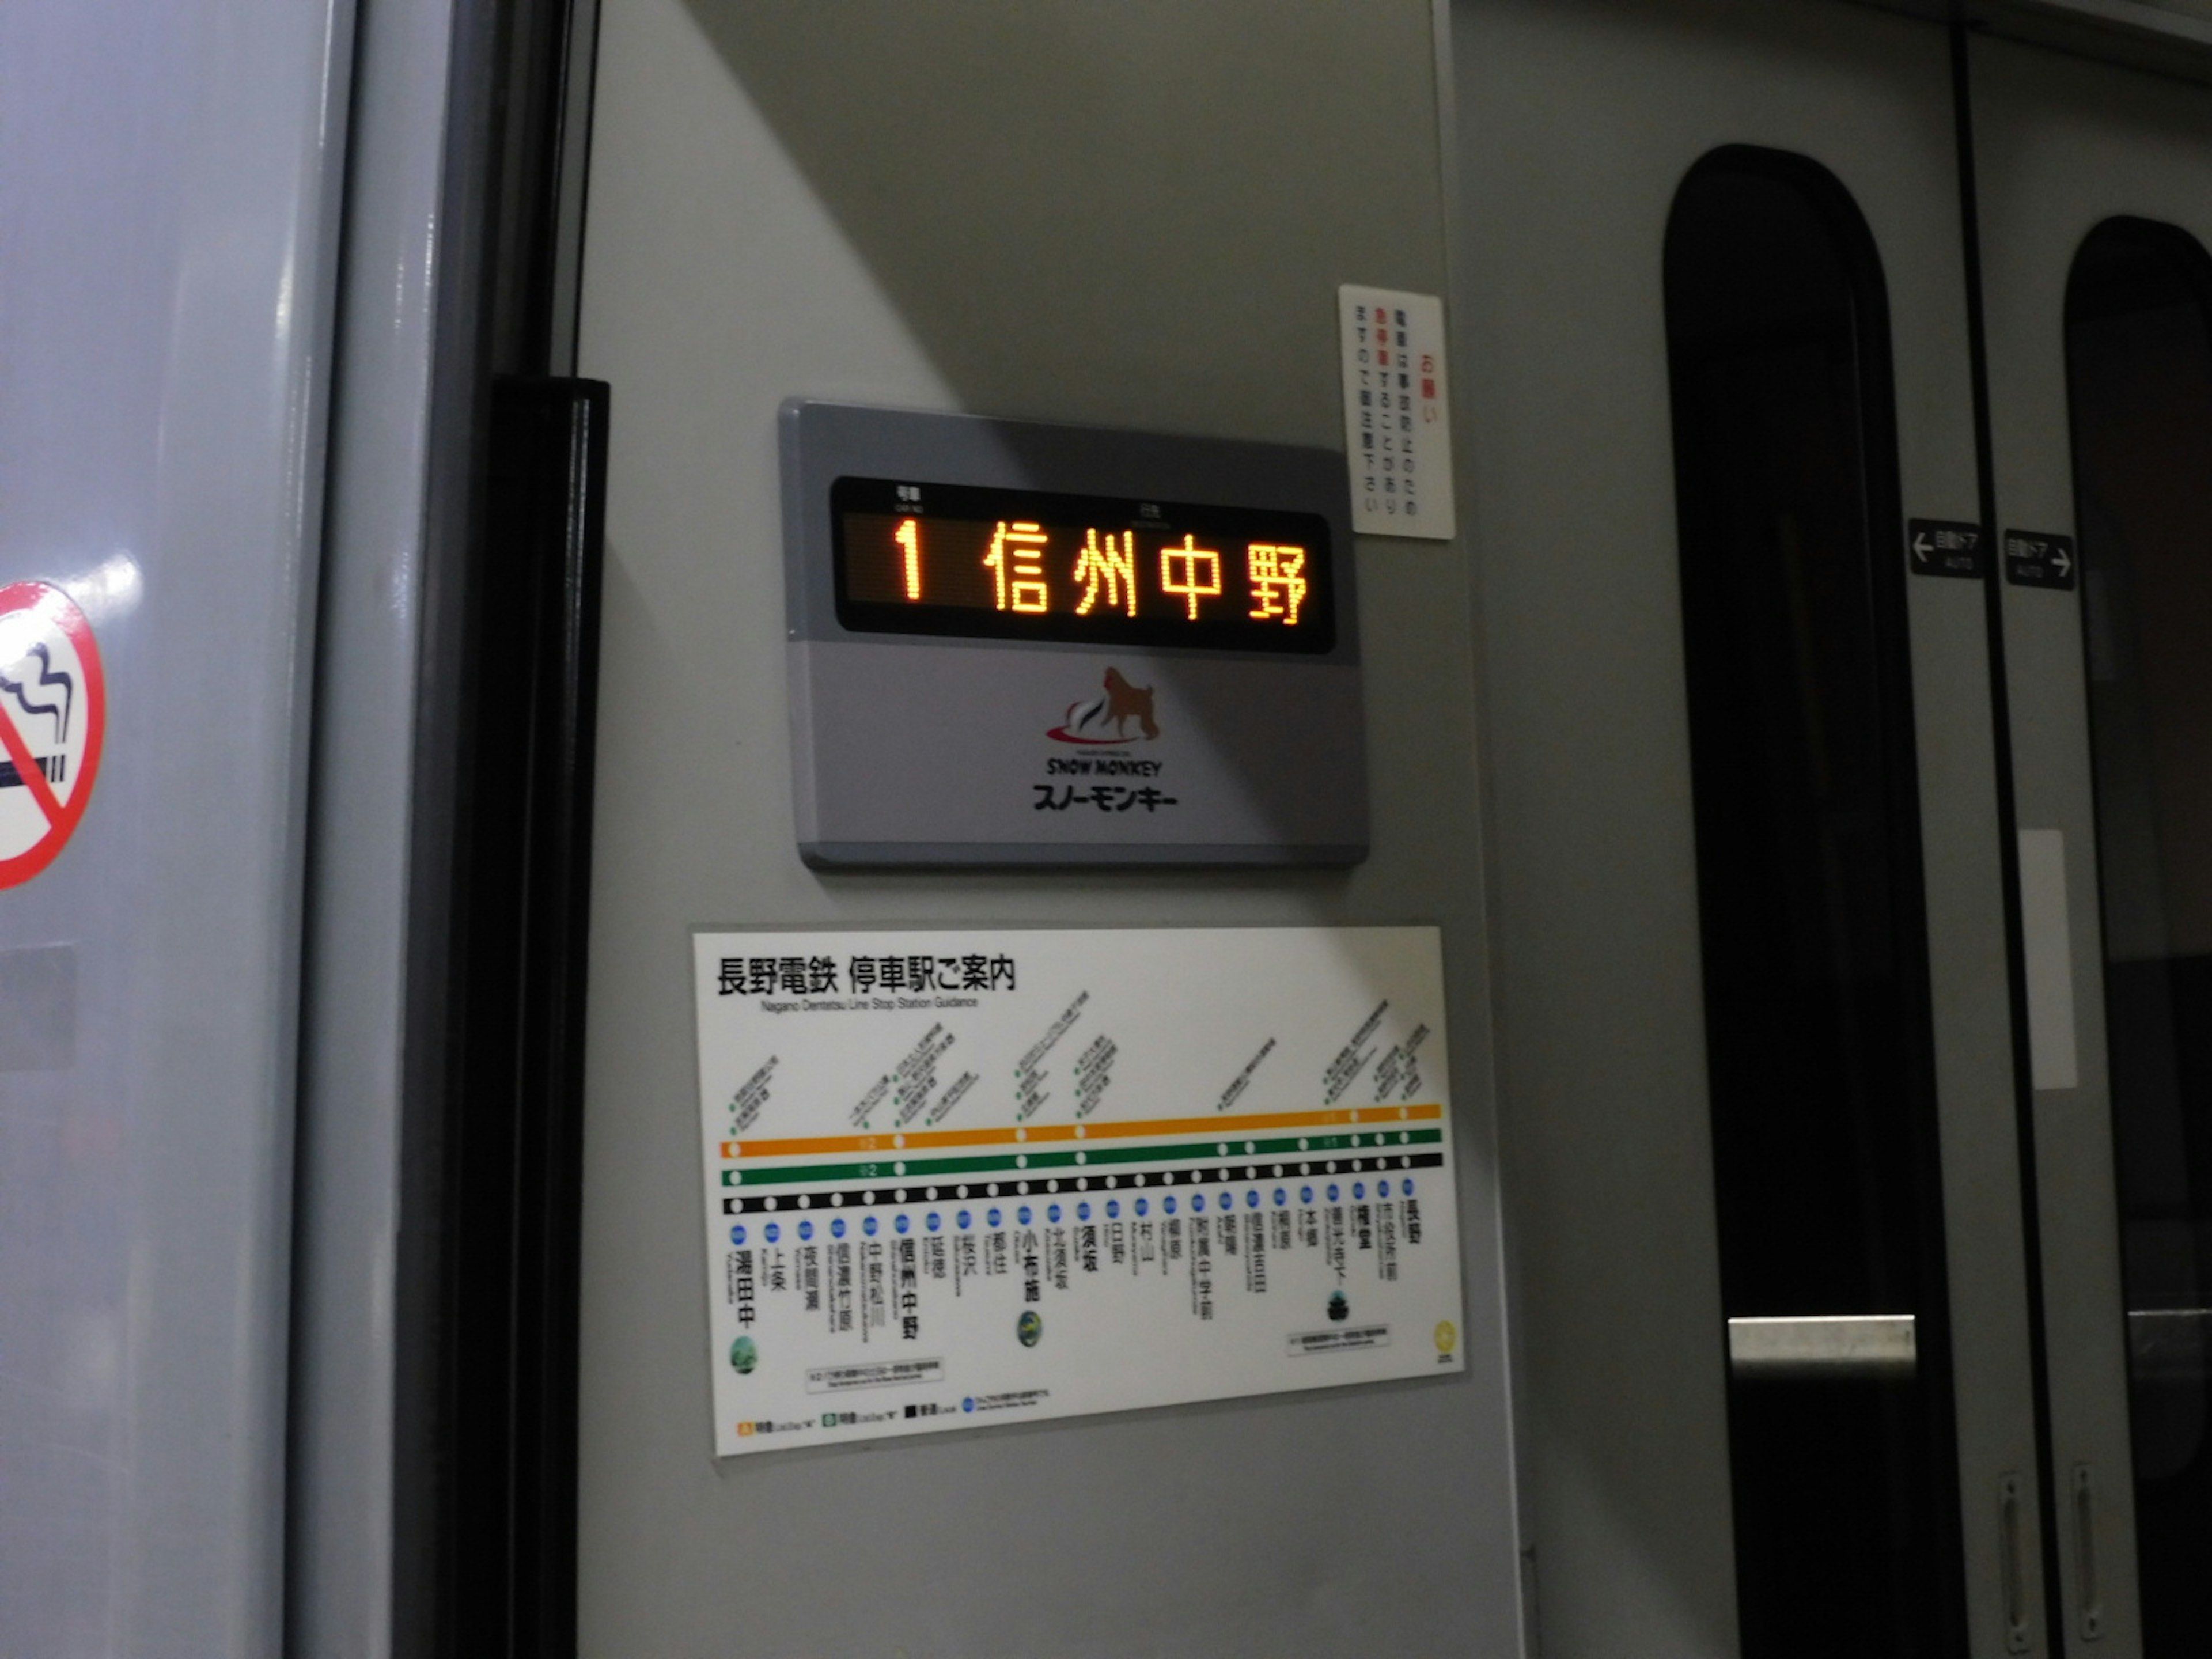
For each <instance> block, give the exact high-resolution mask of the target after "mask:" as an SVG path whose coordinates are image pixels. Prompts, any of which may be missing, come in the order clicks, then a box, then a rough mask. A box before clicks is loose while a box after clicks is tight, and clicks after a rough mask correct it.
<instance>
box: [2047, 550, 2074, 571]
mask: <svg viewBox="0 0 2212 1659" xmlns="http://www.w3.org/2000/svg"><path fill="white" fill-rule="evenodd" d="M2051 563H2053V564H2055V565H2057V567H2058V574H2060V575H2062V576H2070V575H2072V574H2074V561H2073V560H2072V559H2071V558H2070V557H2069V556H2067V552H2066V550H2065V549H2064V548H2063V547H2054V548H2052V549H2051Z"/></svg>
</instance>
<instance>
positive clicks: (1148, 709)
mask: <svg viewBox="0 0 2212 1659" xmlns="http://www.w3.org/2000/svg"><path fill="white" fill-rule="evenodd" d="M1132 720H1134V721H1135V722H1136V723H1137V729H1138V730H1139V731H1140V732H1143V733H1144V734H1145V737H1146V741H1148V742H1149V741H1150V740H1151V739H1152V738H1157V737H1158V736H1159V734H1160V725H1159V721H1158V720H1156V719H1154V718H1153V715H1152V687H1151V686H1149V685H1146V686H1135V685H1132V684H1129V682H1128V680H1127V678H1125V677H1124V676H1123V674H1122V672H1121V670H1120V669H1118V668H1109V669H1108V670H1107V671H1106V695H1105V696H1103V697H1093V698H1092V699H1091V701H1090V702H1072V703H1070V704H1068V706H1067V713H1066V715H1064V716H1063V717H1062V718H1061V720H1060V724H1059V725H1058V726H1054V727H1053V728H1052V730H1051V731H1049V732H1046V733H1045V736H1047V737H1048V738H1052V739H1053V740H1054V742H1056V743H1083V744H1124V743H1127V742H1128V741H1129V735H1128V728H1129V722H1130V721H1132Z"/></svg>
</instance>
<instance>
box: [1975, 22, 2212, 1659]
mask: <svg viewBox="0 0 2212 1659" xmlns="http://www.w3.org/2000/svg"><path fill="white" fill-rule="evenodd" d="M1973 63H1974V74H1973V80H1972V105H1973V110H1974V117H1975V119H1974V132H1975V159H1976V168H1975V179H1976V183H1977V187H1978V188H1977V197H1978V205H1979V213H1980V220H1981V246H1982V248H1983V257H1984V269H1985V281H1984V290H1985V292H1986V294H1987V295H1988V301H1987V303H1988V313H1987V314H1988V319H1989V320H1988V327H1989V340H1990V429H1991V433H1992V436H1993V439H1994V455H1995V462H1996V477H1995V483H1996V506H1997V510H1998V513H1999V514H2000V517H2001V520H2002V528H2003V532H2004V538H2003V548H2002V556H2003V559H2004V574H2005V577H2006V580H2005V581H2004V584H2003V586H2002V597H2003V610H2004V648H2005V665H2006V670H2007V684H2008V690H2009V696H2010V701H2011V705H2012V732H2013V739H2014V766H2015V772H2016V775H2017V779H2018V785H2017V787H2018V796H2019V836H2020V843H2019V844H2020V858H2021V876H2022V879H2021V894H2022V915H2023V923H2024V935H2025V939H2024V942H2025V946H2026V951H2025V954H2026V963H2027V1004H2028V1012H2029V1018H2028V1022H2027V1024H2028V1027H2029V1032H2030V1036H2031V1038H2032V1042H2031V1048H2032V1050H2033V1055H2032V1058H2033V1099H2034V1123H2035V1144H2036V1152H2035V1161H2036V1165H2037V1170H2038V1173H2039V1194H2040V1197H2039V1205H2038V1209H2039V1216H2038V1218H2037V1219H2038V1224H2039V1230H2040V1232H2041V1236H2042V1243H2043V1257H2044V1262H2045V1275H2044V1277H2045V1302H2046V1307H2047V1316H2048V1322H2049V1328H2050V1342H2049V1375H2050V1389H2051V1466H2052V1468H2053V1471H2054V1479H2055V1484H2056V1486H2057V1493H2058V1498H2059V1500H2060V1501H2059V1503H2058V1504H2057V1513H2058V1517H2059V1533H2060V1538H2059V1541H2058V1542H2059V1545H2060V1547H2059V1548H2058V1549H2057V1551H2056V1552H2055V1554H2056V1556H2057V1559H2058V1561H2059V1563H2060V1583H2061V1586H2062V1588H2063V1617H2064V1619H2065V1621H2066V1626H2067V1631H2066V1636H2067V1642H2068V1646H2069V1651H2080V1652H2084V1653H2086V1652H2090V1651H2100V1652H2109V1651H2113V1650H2121V1651H2141V1652H2142V1653H2144V1654H2147V1655H2152V1656H2166V1655H2178V1654H2182V1653H2196V1652H2201V1651H2203V1648H2204V1644H2205V1642H2206V1640H2207V1633H2208V1632H2212V1446H2208V1444H2207V1418H2208V1403H2212V1402H2208V1395H2207V1367H2206V1353H2207V1340H2208V1334H2212V1331H2208V1321H2212V1315H2208V1313H2207V1312H2206V1306H2207V1303H2208V1300H2212V1298H2209V1297H2208V1295H2207V1280H2208V1276H2212V1071H2208V1069H2207V1059H2208V1051H2207V1048H2206V1036H2205V1034H2206V1032H2207V1031H2208V1030H2212V1019H2208V1018H2207V1015H2208V1012H2212V1008H2208V1003H2207V998H2208V995H2212V969H2208V963H2212V854H2208V851H2207V849H2208V848H2212V836H2208V830H2212V821H2208V805H2212V799H2208V796H2207V794H2206V788H2207V784H2206V780H2207V778H2208V777H2212V754H2208V750H2207V744H2208V742H2212V678H2208V673H2209V672H2212V671H2208V667H2207V663H2208V657H2207V654H2206V652H2205V649H2204V642H2205V641H2206V639H2207V637H2208V633H2212V494H2208V484H2207V480H2208V478H2212V465H2208V463H2212V259H2208V257H2207V252H2206V250H2207V247H2208V246H2212V209H2208V208H2207V206H2206V202H2207V199H2208V187H2212V100H2208V96H2207V94H2206V92H2205V91H2204V89H2203V87H2201V86H2197V85H2191V84H2187V83H2185V82H2181V81H2179V80H2176V79H2167V78H2163V77H2160V76H2153V75H2150V74H2147V73H2142V72H2137V71H2134V70H2125V69H2121V68H2117V67H2112V66H2110V65H2106V64H2094V63H2089V62H2085V61H2082V60H2081V59H2077V58H2063V57H2059V56H2057V55H2055V54H2052V53H2049V52H2042V51H2039V50H2036V49H2034V48H2032V47H2029V46H2020V45H2015V44H2011V43H2007V42H2003V41H1988V42H1978V43H1977V44H1976V46H1975V48H1974V52H1973ZM2138 1616H2139V1617H2140V1621H2141V1622H2140V1628H2139V1629H2138V1626H2137V1623H2136V1621H2137V1619H2138ZM2092 1642H2094V1643H2097V1644H2099V1646H2098V1647H2097V1648H2095V1649H2091V1648H2089V1647H2088V1646H2087V1644H2089V1643H2092Z"/></svg>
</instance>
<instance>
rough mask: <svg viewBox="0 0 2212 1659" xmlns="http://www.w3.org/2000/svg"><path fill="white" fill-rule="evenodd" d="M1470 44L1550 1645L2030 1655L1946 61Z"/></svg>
mask: <svg viewBox="0 0 2212 1659" xmlns="http://www.w3.org/2000/svg"><path fill="white" fill-rule="evenodd" d="M1453 27H1454V51H1455V77H1454V95H1455V100H1456V106H1457V107H1456V112H1455V114H1456V122H1457V135H1458V136H1457V140H1456V146H1455V161H1456V167H1457V172H1458V185H1457V190H1458V199H1457V205H1456V208H1455V214H1456V218H1455V249H1456V259H1457V268H1456V270H1455V299H1456V302H1457V309H1458V317H1459V327H1460V330H1461V334H1460V339H1461V343H1462V357H1463V363H1462V371H1461V373H1462V386H1464V387H1465V388H1467V392H1466V403H1465V407H1466V408H1467V410H1468V411H1469V416H1470V417H1471V429H1470V430H1469V431H1468V435H1467V439H1466V442H1467V446H1468V457H1467V460H1466V465H1467V466H1468V469H1469V471H1470V474H1471V477H1472V479H1473V481H1474V488H1473V490H1472V494H1473V495H1474V500H1475V502H1476V508H1475V512H1476V518H1477V523H1476V526H1475V530H1474V545H1475V550H1476V552H1475V556H1476V558H1477V560H1478V563H1479V571H1480V574H1479V578H1478V582H1479V586H1478V591H1479V594H1480V605H1481V610H1482V618H1483V620H1482V637H1481V642H1480V647H1479V648H1480V653H1481V655H1482V659H1483V662H1484V691H1483V696H1484V709H1485V718H1486V722H1487V732H1486V758H1487V776H1486V787H1487V792H1488V793H1487V800H1486V807H1487V812H1488V814H1489V817H1488V819H1487V822H1488V824H1489V826H1490V830H1491V843H1490V844H1491V847H1492V869H1491V872H1490V879H1491V882H1492V904H1493V927H1494V930H1495V931H1494V932H1493V933H1492V945H1493V960H1494V963H1495V972H1496V985H1497V999H1498V1000H1497V1018H1498V1056H1499V1059H1498V1064H1499V1067H1500V1097H1501V1103H1502V1104H1501V1113H1502V1126H1501V1139H1502V1146H1503V1158H1504V1165H1505V1168H1506V1170H1507V1171H1508V1178H1507V1179H1508V1184H1507V1191H1508V1194H1509V1200H1508V1201H1509V1206H1510V1213H1511V1215H1512V1218H1513V1228H1514V1236H1515V1237H1516V1240H1517V1252H1518V1255H1517V1260H1518V1274H1519V1282H1518V1286H1517V1290H1518V1306H1519V1308H1520V1310H1521V1319H1522V1323H1521V1355H1522V1389H1521V1395H1522V1400H1523V1401H1524V1406H1523V1411H1524V1417H1525V1430H1524V1438H1523V1447H1524V1460H1525V1463H1526V1466H1527V1473H1526V1486H1525V1488H1524V1490H1525V1492H1526V1499H1525V1501H1526V1503H1527V1505H1528V1515H1527V1525H1528V1543H1529V1546H1530V1548H1531V1559H1532V1561H1533V1564H1534V1578H1535V1583H1536V1601H1537V1607H1538V1616H1539V1619H1540V1621H1541V1628H1542V1630H1543V1633H1544V1642H1545V1648H1546V1650H1547V1652H1553V1653H1571V1654H1598V1653H1613V1652H1626V1651H1636V1652H1638V1653H1641V1654H1647V1655H1656V1654H1673V1653H1699V1654H1706V1653H1714V1652H1725V1651H1730V1650H1740V1651H1741V1652H1742V1653H1744V1654H1746V1655H1748V1656H1766V1655H1774V1654H1784V1653H1787V1654H1791V1655H1812V1654H1831V1653H1833V1654H1839V1655H1840V1654H1846V1653H1850V1654H1862V1653H1869V1652H1886V1653H1890V1654H1916V1655H1917V1654H1929V1655H1934V1654H1964V1653H1968V1652H1971V1653H1973V1654H1976V1655H1991V1656H1995V1655H1999V1654H2010V1653H2026V1652H2032V1651H2046V1650H2048V1649H2047V1648H2046V1647H2045V1645H2044V1644H2045V1641H2046V1634H2045V1630H2044V1625H2045V1617H2044V1614H2043V1612H2042V1607H2043V1588H2042V1587H2043V1582H2044V1577H2045V1567H2044V1565H2043V1563H2044V1556H2045V1551H2044V1549H2043V1542H2042V1528H2041V1522H2040V1519H2039V1516H2040V1512H2041V1507H2042V1506H2041V1502H2040V1499H2041V1493H2040V1491H2039V1484H2038V1467H2039V1465H2038V1440H2037V1425H2038V1400H2037V1393H2036V1387H2035V1383H2034V1372H2033V1317H2034V1309H2035V1304H2034V1298H2033V1295H2032V1293H2031V1292H2032V1286H2031V1281H2030V1273H2029V1262H2030V1258H2029V1256H2028V1255H2027V1248H2026V1243H2025V1240H2024V1235H2023V1227H2022V1221H2023V1218H2022V1213H2021V1209H2022V1206H2021V1191H2022V1187H2021V1165H2020V1154H2019V1148H2020V1139H2019V1125H2018V1121H2017V1115H2016V1096H2015V1054H2014V1041H2015V1039H2014V1024H2013V1020H2012V1018H2011V1012H2010V995H2011V994H2010V988H2009V986H2008V947H2007V915H2008V912H2007V902H2006V891H2007V887H2006V878H2007V875H2008V869H2007V860H2006V857H2005V852H2004V836H2005V830H2006V825H2005V823H2004V821H2003V818H2002V812H2001V788H2000V783H2001V780H2000V777H1999V767H1998V759H1999V757H1998V755H1997V752H1996V738H1995V732H1996V725H1995V723H1994V719H1995V715H1996V712H1997V711H1996V709H1994V708H1993V707H1992V690H1991V687H1992V682H1991V678H1990V676H1991V668H1992V659H1991V652H1990V627H1989V623H1990V619H1989V613H1988V610H1987V605H1986V598H1985V595H1986V587H1987V584H1986V582H1985V581H1984V580H1982V577H1983V574H1984V571H1985V570H1986V569H1987V568H1988V561H1989V560H1990V557H1991V556H1992V555H1991V550H1990V547H1989V545H1988V542H1987V538H1985V537H1983V536H1980V535H1978V533H1977V532H1976V530H1975V527H1974V526H1975V525H1976V524H1977V522H1978V520H1980V519H1981V518H1982V517H1983V516H1984V514H1983V512H1982V509H1981V506H1980V490H1979V488H1978V479H1977V466H1976V453H1977V452H1976V441H1975V427H1974V402H1973V388H1974V383H1975V382H1974V374H1973V364H1972V346H1971V338H1970V332H1969V307H1968V293H1969V289H1968V281H1969V276H1970V271H1969V269H1968V262H1967V254H1966V241H1965V240H1964V236H1963V227H1962V222H1961V213H1960V190H1959V175H1958V171H1957V167H1958V149H1957V145H1956V143H1955V138H1956V134H1955V131H1954V113H1955V111H1954V98H1953V90H1952V85H1951V76H1952V58H1951V50H1952V42H1951V40H1950V37H1949V35H1948V33H1947V31H1946V30H1945V29H1944V28H1942V27H1938V26H1936V25H1933V24H1929V23H1925V22H1923V21H1917V20H1915V19H1911V18H1907V17H1903V16H1899V15H1890V14H1887V13H1885V12H1880V11H1875V10H1873V9H1860V8H1854V7H1848V6H1842V5H1837V4H1832V3H1825V0H1823V3H1798V4H1766V5H1757V6H1751V5H1731V4H1723V3H1717V0H1715V3H1696V4H1682V3H1674V4H1668V5H1663V6H1662V5H1656V4H1649V5H1647V4H1640V3H1607V0H1587V3H1571V4H1561V3H1558V0H1546V3H1541V4H1538V3H1527V0H1475V3H1466V4H1462V5H1460V6H1459V7H1457V8H1456V9H1455V12H1454V15H1453Z"/></svg>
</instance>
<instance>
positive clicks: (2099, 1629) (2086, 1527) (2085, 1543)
mask: <svg viewBox="0 0 2212 1659" xmlns="http://www.w3.org/2000/svg"><path fill="white" fill-rule="evenodd" d="M2074 1569H2075V1577H2076V1578H2077V1580H2078V1588H2079V1591H2080V1606H2081V1639H2082V1640H2083V1641H2085V1642H2093V1641H2095V1640H2096V1639H2097V1638H2099V1637H2100V1636H2102V1635H2103V1634H2104V1633H2105V1596H2104V1591H2103V1589H2102V1587H2101V1586H2100V1585H2099V1583H2098V1582H2097V1488H2096V1482H2095V1477H2094V1476H2093V1475H2092V1474H2090V1472H2089V1466H2088V1465H2087V1463H2076V1464H2075V1466H2074Z"/></svg>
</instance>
